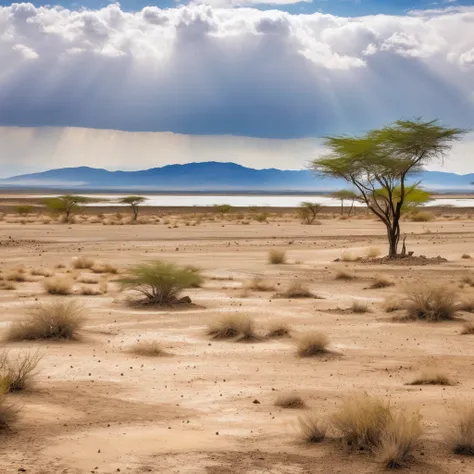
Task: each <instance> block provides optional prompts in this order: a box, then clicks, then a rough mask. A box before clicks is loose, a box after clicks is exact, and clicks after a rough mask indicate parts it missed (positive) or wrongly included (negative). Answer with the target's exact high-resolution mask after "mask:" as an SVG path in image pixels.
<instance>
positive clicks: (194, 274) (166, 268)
mask: <svg viewBox="0 0 474 474" xmlns="http://www.w3.org/2000/svg"><path fill="white" fill-rule="evenodd" d="M201 281H202V277H201V275H200V273H199V272H198V271H195V269H189V268H186V267H180V266H178V265H175V264H173V263H167V262H163V261H156V262H151V263H142V264H140V265H136V266H134V267H132V268H131V269H130V270H129V272H128V276H127V277H125V278H123V279H121V280H119V283H120V284H121V287H122V289H124V290H133V291H135V292H138V293H140V294H141V295H143V296H144V297H145V299H144V300H143V301H142V302H143V303H144V304H151V305H170V304H174V303H177V302H178V298H179V295H180V294H181V292H182V291H183V290H184V289H185V288H191V287H193V286H197V285H199V284H200V283H201Z"/></svg>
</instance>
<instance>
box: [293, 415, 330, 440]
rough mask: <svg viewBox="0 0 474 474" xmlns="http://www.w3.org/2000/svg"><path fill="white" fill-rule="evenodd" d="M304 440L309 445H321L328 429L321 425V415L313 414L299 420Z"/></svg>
mask: <svg viewBox="0 0 474 474" xmlns="http://www.w3.org/2000/svg"><path fill="white" fill-rule="evenodd" d="M298 421H299V424H300V429H301V435H302V437H303V440H304V441H306V442H308V443H320V442H321V441H323V440H324V438H325V437H326V427H325V426H324V425H322V424H321V421H320V418H319V415H318V414H317V413H315V412H311V413H308V414H306V415H305V416H302V417H300V418H299V419H298Z"/></svg>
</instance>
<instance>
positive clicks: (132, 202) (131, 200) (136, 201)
mask: <svg viewBox="0 0 474 474" xmlns="http://www.w3.org/2000/svg"><path fill="white" fill-rule="evenodd" d="M146 199H147V198H146V197H143V196H126V197H124V198H121V199H119V201H118V202H119V204H128V205H129V206H130V207H131V208H132V213H133V221H136V220H137V217H138V206H139V205H140V204H142V203H144V202H145V201H146Z"/></svg>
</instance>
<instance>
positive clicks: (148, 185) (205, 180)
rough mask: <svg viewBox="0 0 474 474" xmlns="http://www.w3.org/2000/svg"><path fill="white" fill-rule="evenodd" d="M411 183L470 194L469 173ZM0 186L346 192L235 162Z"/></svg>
mask: <svg viewBox="0 0 474 474" xmlns="http://www.w3.org/2000/svg"><path fill="white" fill-rule="evenodd" d="M415 180H422V182H423V186H424V187H425V188H427V189H430V190H433V191H445V192H448V191H458V192H460V191H472V190H474V188H473V187H472V186H471V184H470V183H472V182H473V181H474V173H471V174H465V175H458V174H455V173H447V172H440V171H423V172H421V173H419V174H418V175H417V176H416V178H413V181H415ZM0 186H1V187H4V188H5V187H9V188H12V187H15V188H25V189H27V188H30V189H31V188H49V189H69V190H91V189H94V190H124V191H125V190H130V191H131V190H135V191H158V192H159V191H168V192H169V191H174V192H178V191H183V192H190V191H194V192H205V191H216V192H217V191H221V192H225V191H234V192H236V191H237V192H259V191H262V192H271V191H278V192H292V191H293V192H318V191H322V192H324V191H330V190H335V189H341V188H344V187H347V184H346V183H345V182H344V181H343V180H340V179H331V178H328V179H323V178H321V177H319V176H314V174H313V173H312V172H311V171H309V170H280V169H275V168H270V169H261V170H257V169H253V168H247V167H244V166H241V165H238V164H236V163H221V162H213V161H211V162H203V163H188V164H184V165H167V166H163V167H161V168H151V169H147V170H141V171H108V170H105V169H100V168H90V167H84V166H82V167H75V168H59V169H51V170H48V171H44V172H40V173H33V174H24V175H19V176H12V177H10V178H6V179H1V180H0Z"/></svg>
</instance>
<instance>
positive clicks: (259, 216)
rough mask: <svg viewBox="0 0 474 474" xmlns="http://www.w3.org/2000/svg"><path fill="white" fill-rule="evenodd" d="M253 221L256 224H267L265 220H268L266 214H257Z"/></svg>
mask: <svg viewBox="0 0 474 474" xmlns="http://www.w3.org/2000/svg"><path fill="white" fill-rule="evenodd" d="M254 219H255V220H256V221H257V222H267V219H268V213H267V212H260V213H259V214H257V215H256V216H255V217H254Z"/></svg>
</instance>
